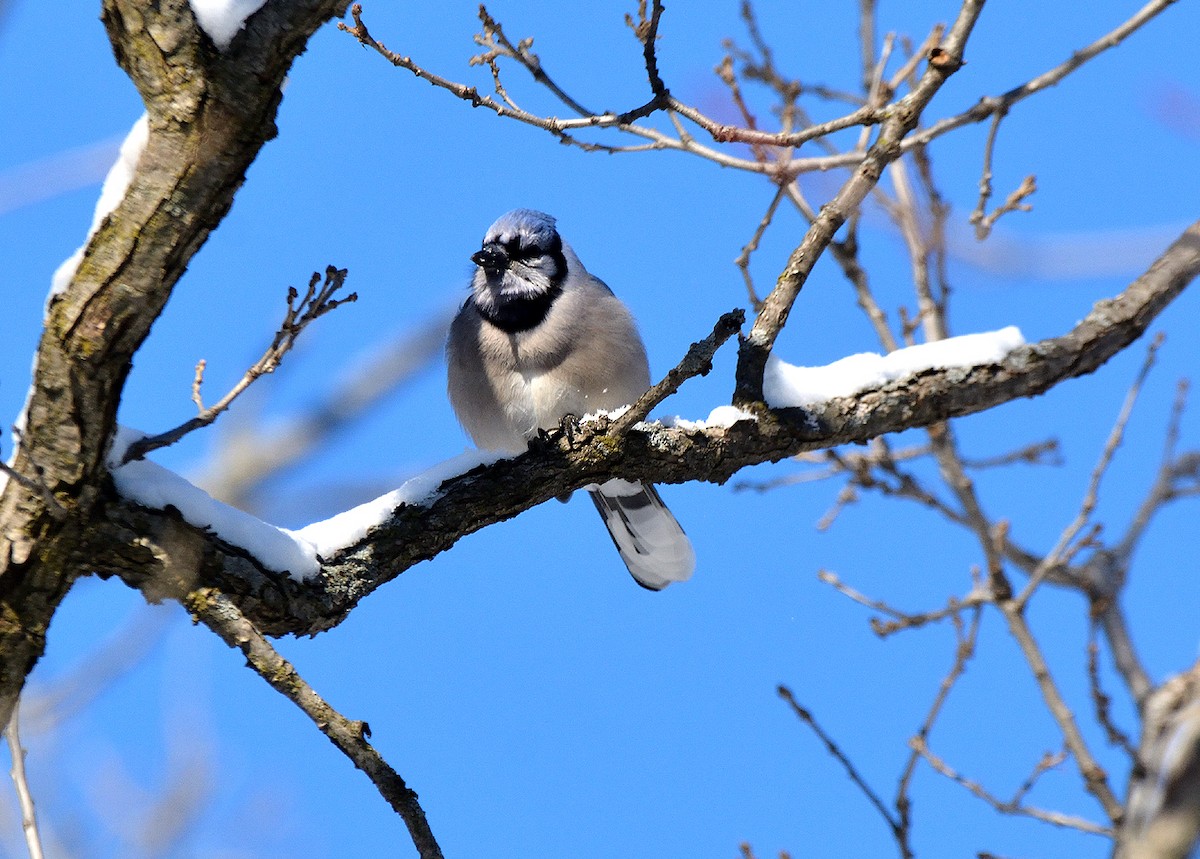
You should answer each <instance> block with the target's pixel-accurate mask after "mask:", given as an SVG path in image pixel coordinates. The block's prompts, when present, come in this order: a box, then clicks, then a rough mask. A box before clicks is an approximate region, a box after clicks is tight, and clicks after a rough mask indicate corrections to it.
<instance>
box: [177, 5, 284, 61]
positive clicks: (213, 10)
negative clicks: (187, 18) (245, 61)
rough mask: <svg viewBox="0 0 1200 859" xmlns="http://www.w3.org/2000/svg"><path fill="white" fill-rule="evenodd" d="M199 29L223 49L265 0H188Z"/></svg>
mask: <svg viewBox="0 0 1200 859" xmlns="http://www.w3.org/2000/svg"><path fill="white" fill-rule="evenodd" d="M188 2H189V3H190V4H191V7H192V14H193V15H195V16H196V23H197V24H199V25H200V29H202V30H204V32H205V33H208V37H209V38H210V39H212V40H213V44H214V45H216V46H217V47H218V48H219V49H221V50H222V51H224V50H225V49H226V48H228V47H229V45H230V44H231V43H232V42H233V37H234V36H236V35H237V34H238V31H239V30H241V29H242V27H244V26H246V19H247V18H249V17H250V16H251V15H253V14H254V13H255V12H257V11H258V10H259V9H261V8H262V7H263V6H264V5H266V2H267V0H188Z"/></svg>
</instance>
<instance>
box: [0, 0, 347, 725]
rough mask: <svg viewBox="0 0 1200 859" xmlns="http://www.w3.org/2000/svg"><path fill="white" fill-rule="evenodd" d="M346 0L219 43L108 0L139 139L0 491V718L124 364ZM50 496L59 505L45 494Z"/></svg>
mask: <svg viewBox="0 0 1200 859" xmlns="http://www.w3.org/2000/svg"><path fill="white" fill-rule="evenodd" d="M345 6H346V3H345V2H344V0H291V2H282V0H275V2H270V3H268V4H267V5H266V6H265V7H264V8H263V9H262V10H260V11H259V12H258V13H256V14H255V15H254V16H252V17H251V19H250V20H249V21H248V23H247V26H246V28H245V29H244V30H243V31H242V32H241V33H239V34H238V36H237V37H236V38H235V40H234V42H233V44H232V45H231V47H230V48H229V49H228V50H227V51H225V52H220V51H218V50H217V49H216V47H215V46H214V45H213V44H212V42H211V41H210V40H209V39H208V37H207V36H206V35H205V34H204V33H203V32H202V31H201V30H200V29H199V28H198V27H197V26H196V22H195V20H194V18H193V16H192V12H191V8H190V6H189V5H188V3H187V0H160V2H152V3H145V2H141V0H105V3H104V10H103V19H104V24H105V26H106V27H107V29H108V33H109V37H110V39H111V41H112V43H113V49H114V53H115V55H116V58H117V60H118V62H119V63H120V64H121V66H122V67H123V68H124V69H125V70H126V71H127V72H128V73H129V76H130V77H131V78H132V80H133V82H134V83H135V85H136V86H137V87H138V91H139V92H140V93H141V95H142V98H143V100H144V102H145V104H146V111H147V114H148V117H149V127H150V135H149V141H148V143H147V146H146V149H145V152H144V153H143V155H142V157H141V160H140V162H139V165H138V169H137V171H136V174H135V176H134V178H133V181H132V183H131V185H130V187H129V190H128V192H127V193H126V195H125V198H124V199H123V200H122V202H121V203H120V205H119V206H118V207H117V209H116V210H115V211H114V212H113V213H112V214H111V215H110V216H109V217H108V218H106V219H105V221H104V222H103V223H102V224H101V225H100V227H99V229H97V231H96V232H95V234H94V235H93V236H92V237H91V239H90V241H89V243H88V248H87V252H86V253H85V254H84V257H83V260H82V262H81V264H80V266H79V268H78V270H77V271H76V273H75V276H74V277H73V278H72V280H71V282H70V285H69V286H68V287H67V289H66V290H65V291H64V292H63V293H62V294H61V295H59V296H58V297H57V298H56V299H55V300H54V301H53V302H52V304H51V305H50V307H49V308H48V310H47V319H46V325H45V329H44V331H43V333H42V338H41V342H40V343H39V345H38V352H37V362H36V365H35V368H34V378H33V390H32V395H31V397H30V401H29V405H28V410H27V415H26V421H25V428H24V431H23V433H22V440H21V444H20V447H19V449H18V452H17V456H16V459H15V461H14V463H13V465H14V468H15V470H16V471H17V472H18V473H20V474H22V475H24V476H25V477H27V478H29V480H30V481H32V482H33V483H34V484H36V485H40V486H42V487H44V488H45V489H48V490H49V492H48V493H47V492H44V491H39V490H38V489H37V488H35V486H31V485H29V484H28V482H26V483H22V482H19V481H16V480H10V481H8V484H7V487H6V488H5V490H4V494H3V496H2V497H0V719H3V720H7V718H8V714H9V712H10V710H11V707H12V704H13V701H14V700H15V698H16V695H17V694H18V693H19V691H20V689H21V686H22V685H23V683H24V679H25V676H26V674H28V672H29V670H30V669H31V668H32V666H33V664H34V663H35V662H36V660H37V659H38V657H39V656H40V655H41V653H42V650H43V649H44V646H45V634H46V627H47V626H48V625H49V623H50V619H51V617H52V616H53V614H54V610H55V608H56V607H57V605H58V604H59V602H60V601H61V599H62V597H63V596H64V595H65V593H66V592H67V590H68V589H69V587H70V585H71V582H72V581H73V580H74V579H75V578H76V577H77V576H79V575H82V574H84V573H87V572H89V571H90V569H91V564H90V563H89V558H88V554H87V549H86V546H88V545H89V543H90V541H91V540H92V533H91V532H92V531H93V530H94V523H95V520H96V517H97V515H100V514H99V512H98V511H99V510H101V509H102V505H101V503H100V502H101V500H102V496H103V488H104V487H105V485H106V479H107V478H106V473H105V466H104V457H105V452H106V448H107V445H108V440H109V438H110V437H111V436H112V431H113V428H114V425H115V420H116V413H117V405H118V403H119V402H120V398H121V392H122V389H123V387H124V384H125V379H126V376H127V375H128V373H129V368H130V366H131V362H132V357H133V355H134V353H135V352H136V351H137V349H138V348H139V347H140V346H141V344H142V342H143V341H144V340H145V338H146V336H147V335H148V334H149V331H150V326H151V325H152V324H153V322H154V320H155V319H156V318H157V317H158V314H159V313H160V312H161V311H162V308H163V306H164V304H165V303H166V301H167V299H168V298H169V297H170V294H171V289H172V288H173V287H174V285H175V282H176V281H177V280H178V279H179V277H180V275H181V274H182V273H183V271H184V270H185V268H186V267H187V264H188V261H189V260H190V259H191V257H192V255H193V254H195V252H196V251H197V250H198V249H199V247H200V246H201V245H202V244H203V242H204V240H205V239H206V238H207V236H208V234H209V232H210V231H211V230H212V229H213V228H214V227H216V225H217V224H218V223H219V222H220V220H221V218H222V217H223V216H224V215H225V213H226V212H227V211H228V210H229V207H230V206H231V205H232V203H233V197H234V193H235V192H236V191H237V189H238V188H239V187H240V186H241V184H242V181H243V180H244V177H245V172H246V169H247V168H248V167H249V165H250V164H251V163H252V162H253V161H254V159H255V158H256V157H257V155H258V152H259V150H260V149H261V148H262V146H263V144H265V143H266V142H267V141H268V140H270V139H271V138H273V137H274V136H275V133H276V129H275V114H276V111H277V109H278V107H279V101H280V91H279V87H280V84H281V83H282V81H283V78H284V75H285V74H286V73H287V71H288V69H289V68H290V66H291V64H292V61H293V60H294V59H295V58H296V57H297V56H298V55H299V54H300V53H301V52H302V51H303V50H304V46H305V44H306V43H307V41H308V38H309V36H311V34H312V33H313V32H314V31H315V30H316V28H317V27H318V26H320V25H321V24H322V23H324V22H325V21H327V20H328V19H329V18H331V17H332V16H334V15H336V14H341V13H342V12H343V11H344V9H345ZM50 496H52V497H53V499H54V501H51V500H50Z"/></svg>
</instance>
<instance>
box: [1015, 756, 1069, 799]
mask: <svg viewBox="0 0 1200 859" xmlns="http://www.w3.org/2000/svg"><path fill="white" fill-rule="evenodd" d="M1066 760H1067V752H1066V750H1065V749H1063V750H1060V751H1057V752H1046V753H1045V754H1044V755H1042V757H1041V758H1040V759H1039V760H1038V762H1037V763H1036V764H1034V766H1033V772H1031V773H1030V774H1029V778H1027V779H1025V781H1023V782H1022V783H1021V786H1020V787H1018V788H1017V790H1016V792H1015V793H1014V794H1013V797H1012V799H1010V800H1009V801H1008V802H1009V804H1010V805H1013V806H1017V805H1020V804H1021V803H1022V802H1023V801H1024V800H1025V797H1026V796H1028V794H1029V792H1030V791H1031V790H1033V788H1034V786H1035V785H1036V784H1037V783H1038V780H1039V779H1041V777H1042V776H1043V775H1045V774H1046V773H1048V772H1050V770H1052V769H1056V768H1057V767H1059V766H1062V764H1063V763H1065V762H1066Z"/></svg>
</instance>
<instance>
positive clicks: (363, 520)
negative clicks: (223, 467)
mask: <svg viewBox="0 0 1200 859" xmlns="http://www.w3.org/2000/svg"><path fill="white" fill-rule="evenodd" d="M144 437H145V434H144V433H140V432H138V431H137V430H133V429H129V428H127V427H118V428H117V432H116V434H115V435H114V437H113V441H112V445H111V446H110V449H109V453H108V458H107V463H108V467H109V470H110V471H111V472H112V476H113V482H114V483H115V484H116V487H117V491H118V492H119V493H120V494H121V497H123V498H126V499H128V500H130V501H133V502H134V503H136V504H140V505H142V506H143V507H149V508H150V509H152V510H165V509H167V508H168V507H173V508H175V509H176V510H178V511H179V514H180V515H181V516H182V517H183V518H184V521H186V522H187V523H189V524H190V525H194V526H195V527H197V528H203V529H205V530H207V531H211V532H212V533H213V534H215V535H216V536H217V537H219V538H220V539H222V540H224V541H225V542H226V543H228V544H229V545H231V546H237V547H238V548H240V549H244V550H245V551H246V552H248V553H249V554H250V555H251V556H252V557H254V558H255V559H256V560H257V561H258V562H259V563H260V564H262V565H263V566H264V567H266V568H267V569H268V570H273V571H274V572H277V573H288V574H289V575H291V577H292V578H294V579H296V580H298V581H304V580H305V579H308V578H311V577H312V576H314V575H316V574H317V572H318V571H319V570H320V568H321V558H322V557H327V556H330V555H333V554H334V553H335V552H337V551H338V550H339V549H342V548H345V547H346V546H349V545H352V544H353V543H355V542H357V541H358V540H360V539H362V538H363V537H365V536H366V534H367V532H368V531H369V530H370V529H371V528H374V527H376V526H377V525H381V524H383V523H384V522H386V521H387V520H388V518H389V517H390V516H391V515H392V513H393V511H395V509H396V508H397V507H399V506H400V505H402V504H406V505H412V506H427V505H429V504H432V503H433V502H434V501H435V500H436V499H437V498H438V497H439V495H440V492H439V488H440V487H441V485H442V483H443V482H445V481H446V480H448V479H450V478H452V477H457V476H458V475H460V474H465V473H466V472H468V471H470V470H471V469H473V468H476V467H478V466H480V465H491V464H492V463H493V462H497V461H499V460H501V459H504V458H506V457H505V455H504V454H499V453H494V452H491V451H479V450H471V451H467V452H466V453H463V454H462V455H460V456H456V457H454V458H453V459H449V460H447V461H445V462H442V463H439V464H437V465H435V466H434V467H433V468H430V469H428V470H426V471H423V472H421V473H420V474H418V475H417V476H416V477H413V478H411V479H410V480H408V481H406V482H405V483H404V484H403V485H402V486H401V487H400V488H399V489H396V490H394V491H392V492H389V493H387V494H386V495H383V496H381V497H379V498H376V499H375V500H374V501H369V502H367V503H366V504H361V505H359V506H358V507H355V508H353V509H351V510H347V511H345V512H344V513H339V514H338V515H336V516H334V517H332V518H330V519H326V520H324V521H323V522H314V523H313V524H312V525H308V526H306V527H304V528H301V529H300V530H298V531H291V530H289V529H287V528H279V527H277V526H275V525H272V524H270V523H269V522H264V521H262V520H261V519H258V518H257V517H254V516H251V515H250V514H249V513H246V512H243V511H241V510H238V509H237V508H235V507H230V506H229V505H228V504H222V503H221V502H220V501H217V500H216V499H215V498H213V497H212V496H211V495H209V494H208V493H207V492H205V491H204V490H203V489H200V488H199V487H198V486H195V485H193V484H191V483H189V482H188V481H187V480H185V479H184V478H183V477H181V476H179V475H178V474H176V473H175V472H173V471H171V470H169V469H167V468H163V467H162V466H161V465H158V464H156V463H153V462H150V461H149V460H144V459H142V460H136V461H134V462H130V463H126V464H125V465H121V464H120V463H121V459H122V458H123V457H124V456H125V452H126V451H127V450H128V449H129V446H130V445H131V444H133V443H134V442H135V441H137V440H139V439H141V438H144Z"/></svg>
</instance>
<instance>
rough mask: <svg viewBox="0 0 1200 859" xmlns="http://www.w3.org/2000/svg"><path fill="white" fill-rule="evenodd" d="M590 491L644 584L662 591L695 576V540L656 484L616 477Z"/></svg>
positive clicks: (637, 578) (623, 556)
mask: <svg viewBox="0 0 1200 859" xmlns="http://www.w3.org/2000/svg"><path fill="white" fill-rule="evenodd" d="M589 493H590V494H591V496H592V501H594V502H595V504H596V509H597V510H599V511H600V516H601V517H602V518H603V519H604V524H605V526H607V527H608V533H609V534H611V535H612V540H613V543H614V544H615V545H616V547H617V551H618V552H620V553H621V559H622V560H623V561H625V566H627V567H628V568H629V572H630V573H631V574H632V575H633V578H634V580H635V581H636V582H637V583H638V584H639V585H641V586H642V587H644V588H648V589H649V590H652V591H661V590H662V589H663V588H665V587H666V586H667V585H669V584H671V582H682V581H686V580H687V579H689V578H691V576H692V570H693V569H695V567H696V554H695V552H693V551H692V543H691V541H690V540H688V538H687V534H685V533H683V529H682V528H681V527H679V523H678V522H676V521H675V517H674V516H672V515H671V511H670V510H668V509H667V505H665V504H663V500H662V498H660V497H659V495H658V491H657V490H655V488H654V487H653V486H652V485H651V484H649V483H634V482H631V481H628V480H619V479H618V480H610V481H608V482H607V483H605V484H603V485H602V486H600V487H599V488H598V489H592V490H589Z"/></svg>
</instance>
